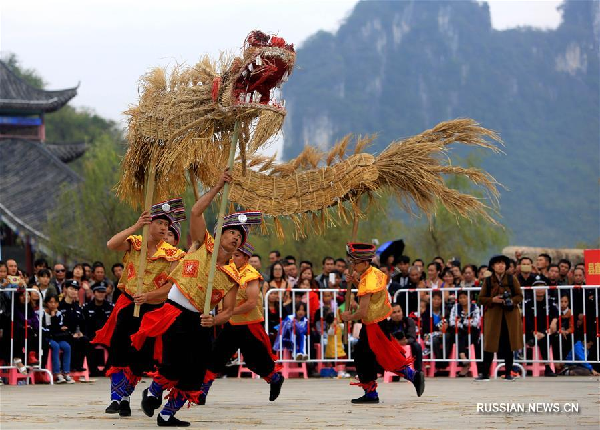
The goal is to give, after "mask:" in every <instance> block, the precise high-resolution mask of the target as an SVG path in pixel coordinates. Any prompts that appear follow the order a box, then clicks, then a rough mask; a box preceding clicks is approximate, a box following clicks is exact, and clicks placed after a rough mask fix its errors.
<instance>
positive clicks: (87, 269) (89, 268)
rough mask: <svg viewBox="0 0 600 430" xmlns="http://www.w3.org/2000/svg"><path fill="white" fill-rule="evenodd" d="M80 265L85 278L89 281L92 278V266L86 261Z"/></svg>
mask: <svg viewBox="0 0 600 430" xmlns="http://www.w3.org/2000/svg"><path fill="white" fill-rule="evenodd" d="M81 265H82V266H83V271H84V272H85V279H86V280H87V281H89V280H90V279H92V266H90V265H89V264H88V263H81Z"/></svg>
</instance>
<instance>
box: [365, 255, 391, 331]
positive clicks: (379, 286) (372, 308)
mask: <svg viewBox="0 0 600 430" xmlns="http://www.w3.org/2000/svg"><path fill="white" fill-rule="evenodd" d="M386 286H387V277H386V275H385V273H383V272H382V271H381V270H379V269H377V268H375V267H373V266H371V267H369V268H368V269H367V270H366V271H365V272H364V273H363V274H362V275H361V276H360V282H359V283H358V297H361V296H364V295H365V294H372V296H371V301H370V303H369V309H368V311H367V316H366V318H363V320H362V321H363V323H365V324H374V323H378V322H379V321H382V320H384V319H386V318H387V317H388V316H390V314H391V313H392V306H391V305H390V301H389V299H388V292H387V289H386Z"/></svg>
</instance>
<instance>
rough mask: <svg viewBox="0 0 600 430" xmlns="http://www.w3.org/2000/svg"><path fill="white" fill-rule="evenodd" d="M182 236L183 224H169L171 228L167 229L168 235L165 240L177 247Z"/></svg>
mask: <svg viewBox="0 0 600 430" xmlns="http://www.w3.org/2000/svg"><path fill="white" fill-rule="evenodd" d="M180 237H181V224H179V223H178V222H173V223H171V224H170V225H169V230H168V231H167V237H166V238H165V242H167V243H168V244H169V245H171V246H174V247H177V245H178V244H179V238H180Z"/></svg>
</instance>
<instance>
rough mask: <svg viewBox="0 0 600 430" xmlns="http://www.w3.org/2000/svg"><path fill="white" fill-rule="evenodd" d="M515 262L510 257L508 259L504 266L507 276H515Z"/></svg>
mask: <svg viewBox="0 0 600 430" xmlns="http://www.w3.org/2000/svg"><path fill="white" fill-rule="evenodd" d="M516 272H517V262H516V261H515V260H513V259H512V258H509V259H508V267H507V268H506V274H507V275H508V276H515V275H516V274H517V273H516Z"/></svg>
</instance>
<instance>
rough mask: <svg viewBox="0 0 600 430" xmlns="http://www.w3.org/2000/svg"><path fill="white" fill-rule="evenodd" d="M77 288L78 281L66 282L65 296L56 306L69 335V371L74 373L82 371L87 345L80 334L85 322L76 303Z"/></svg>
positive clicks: (87, 340) (87, 341)
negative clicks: (61, 314) (62, 316)
mask: <svg viewBox="0 0 600 430" xmlns="http://www.w3.org/2000/svg"><path fill="white" fill-rule="evenodd" d="M79 288H80V285H79V282H78V281H75V280H74V279H68V280H66V281H65V284H64V286H63V291H64V293H65V295H64V297H63V299H62V300H61V301H60V304H59V305H58V309H59V310H60V311H61V312H62V313H63V315H64V324H65V326H66V327H67V330H68V333H69V334H70V335H71V336H70V338H69V340H68V342H69V343H70V344H71V370H73V371H75V372H80V371H82V370H83V369H84V368H83V360H84V357H85V355H86V352H87V349H88V345H89V339H88V338H87V337H86V336H85V335H84V334H83V332H82V330H83V329H84V324H85V321H84V319H83V312H82V309H81V306H79V303H78V302H77V300H78V298H79Z"/></svg>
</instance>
